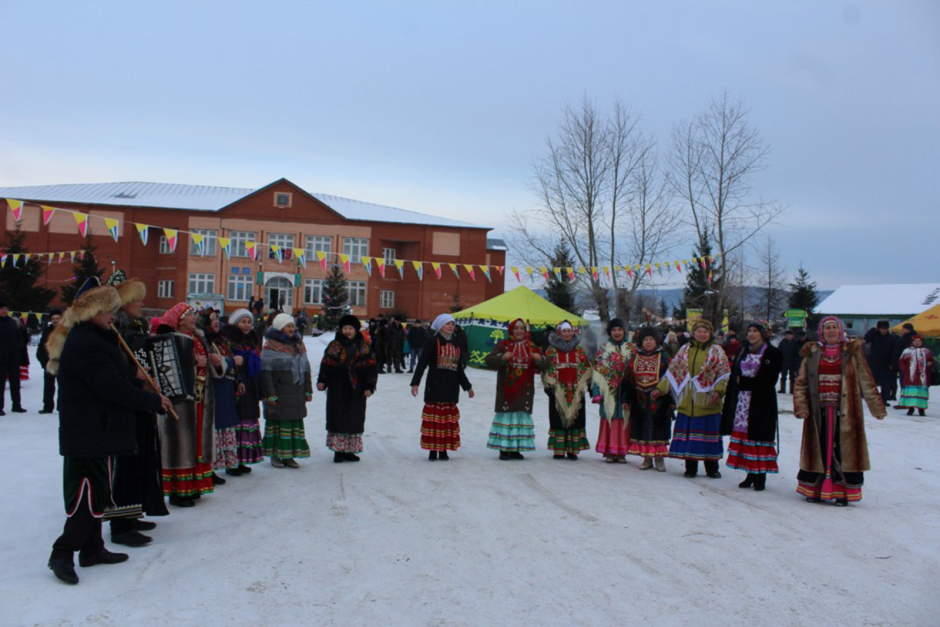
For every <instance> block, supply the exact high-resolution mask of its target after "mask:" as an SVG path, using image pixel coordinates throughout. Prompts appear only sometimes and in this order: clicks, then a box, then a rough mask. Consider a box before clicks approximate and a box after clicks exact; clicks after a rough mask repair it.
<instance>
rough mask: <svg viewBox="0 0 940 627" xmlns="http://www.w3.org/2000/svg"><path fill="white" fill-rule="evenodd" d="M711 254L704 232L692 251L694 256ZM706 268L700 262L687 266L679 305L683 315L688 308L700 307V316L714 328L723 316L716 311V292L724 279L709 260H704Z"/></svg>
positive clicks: (719, 324)
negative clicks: (709, 277) (696, 246)
mask: <svg viewBox="0 0 940 627" xmlns="http://www.w3.org/2000/svg"><path fill="white" fill-rule="evenodd" d="M711 254H712V245H711V241H710V240H709V237H708V234H706V235H705V236H704V237H703V238H702V241H701V242H700V243H699V247H698V250H697V251H693V252H692V256H693V257H696V258H701V257H705V258H706V259H707V258H708V257H709V256H711ZM706 265H707V268H708V270H706V269H705V268H703V267H702V264H701V263H700V262H699V263H696V262H692V263H690V264H689V266H688V270H687V272H686V277H685V287H684V288H682V302H681V303H680V307H681V309H682V312H683V315H684V316H686V315H687V314H688V310H689V309H701V310H702V317H703V318H705V319H706V320H708V321H709V322H711V323H712V324H714V325H715V328H716V329H719V328H721V322H722V318H723V316H722V315H721V312H719V311H718V299H717V298H716V297H717V295H718V292H720V291H721V288H722V285H723V283H724V281H723V280H722V277H721V275H720V274H719V273H718V271H717V270H715V269H714V268H712V264H711V262H706ZM709 272H711V273H712V278H711V281H709V280H708V274H709Z"/></svg>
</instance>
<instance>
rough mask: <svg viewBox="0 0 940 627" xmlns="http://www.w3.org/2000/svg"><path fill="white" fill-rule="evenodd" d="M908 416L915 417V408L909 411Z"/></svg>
mask: <svg viewBox="0 0 940 627" xmlns="http://www.w3.org/2000/svg"><path fill="white" fill-rule="evenodd" d="M907 415H908V416H913V415H914V408H913V407H911V408H910V409H908V410H907Z"/></svg>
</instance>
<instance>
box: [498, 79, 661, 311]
mask: <svg viewBox="0 0 940 627" xmlns="http://www.w3.org/2000/svg"><path fill="white" fill-rule="evenodd" d="M546 147H547V154H546V155H545V156H544V157H542V158H541V159H540V160H539V161H537V163H536V165H535V177H534V180H533V183H532V189H533V191H534V193H535V194H536V195H537V197H538V199H539V203H538V206H537V208H535V209H533V210H531V211H527V212H521V211H516V212H514V213H513V214H512V215H511V216H510V230H511V232H512V236H511V239H512V242H513V248H514V249H515V250H516V251H519V254H520V255H521V256H522V258H523V259H524V260H525V261H526V262H527V263H529V264H530V265H533V266H537V265H540V264H545V263H546V262H547V260H548V259H550V258H551V256H552V252H553V247H554V243H555V242H557V240H558V239H561V240H562V241H564V242H565V243H566V244H567V245H568V247H569V248H570V249H571V252H572V254H573V255H574V258H575V260H576V262H577V263H578V264H580V265H581V266H582V267H585V268H587V269H588V272H586V273H585V274H583V275H579V278H584V279H586V284H587V288H588V290H589V291H590V293H591V297H592V300H593V301H594V303H595V304H596V306H597V309H598V311H599V313H600V316H601V319H602V320H604V321H605V322H606V321H607V320H608V318H609V312H610V304H609V297H608V288H609V287H613V289H614V292H615V293H619V292H620V291H621V290H623V289H626V290H628V291H629V293H630V294H631V295H632V294H633V292H635V290H636V289H637V287H639V285H640V284H641V283H642V282H643V277H642V275H639V274H637V275H634V279H633V280H632V281H630V282H628V285H624V286H621V284H622V281H623V278H622V276H618V273H617V272H616V271H614V272H611V273H610V274H609V279H608V276H607V275H605V273H604V272H603V270H602V269H603V267H605V266H606V267H608V268H609V267H610V266H614V267H617V266H620V265H622V264H623V263H630V264H633V263H645V262H647V261H649V260H651V259H652V257H651V255H655V254H662V253H663V252H664V248H665V247H666V245H667V244H668V242H669V241H670V238H669V235H670V234H671V231H670V230H669V228H668V227H669V224H668V220H665V219H664V216H666V214H667V213H668V210H669V202H668V194H666V189H665V187H664V186H663V185H662V184H657V181H656V179H657V172H658V170H657V167H656V161H655V157H654V154H655V153H654V148H655V144H654V143H653V142H652V141H650V140H648V139H647V138H645V137H644V136H643V134H642V132H641V131H640V129H639V117H638V116H636V115H635V114H633V113H632V112H630V110H629V109H627V108H626V107H625V106H624V105H623V104H622V103H620V102H616V103H615V104H614V107H613V112H612V114H611V115H610V116H609V117H606V118H605V117H603V116H602V115H601V114H600V113H599V112H598V110H597V107H596V106H595V105H594V103H592V102H591V101H589V100H588V99H587V97H585V98H584V99H583V100H582V102H581V104H580V106H579V107H578V108H577V109H575V108H572V107H570V106H569V107H566V108H565V110H564V115H563V119H562V122H561V124H560V126H559V129H558V132H557V134H556V135H555V136H553V137H549V138H548V140H547V141H546ZM673 222H675V221H674V220H673ZM592 269H597V272H596V273H595V272H592V271H591V270H592ZM608 280H609V284H608V283H607V281H608ZM618 300H619V299H618ZM627 307H629V302H628V301H627ZM620 309H621V308H620V307H619V306H618V311H620Z"/></svg>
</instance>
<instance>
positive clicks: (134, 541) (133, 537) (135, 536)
mask: <svg viewBox="0 0 940 627" xmlns="http://www.w3.org/2000/svg"><path fill="white" fill-rule="evenodd" d="M151 540H153V538H151V537H150V536H145V535H144V534H142V533H140V532H139V531H137V530H136V529H131V530H130V531H124V532H122V533H112V534H111V544H123V545H124V546H130V547H138V546H144V545H146V544H149V543H150V541H151Z"/></svg>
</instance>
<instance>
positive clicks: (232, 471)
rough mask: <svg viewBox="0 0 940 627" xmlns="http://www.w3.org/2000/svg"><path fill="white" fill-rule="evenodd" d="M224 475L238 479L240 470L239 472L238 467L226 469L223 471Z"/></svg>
mask: <svg viewBox="0 0 940 627" xmlns="http://www.w3.org/2000/svg"><path fill="white" fill-rule="evenodd" d="M225 474H227V475H230V476H232V477H238V476H241V474H242V470H241V468H239V467H236V468H226V469H225Z"/></svg>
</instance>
